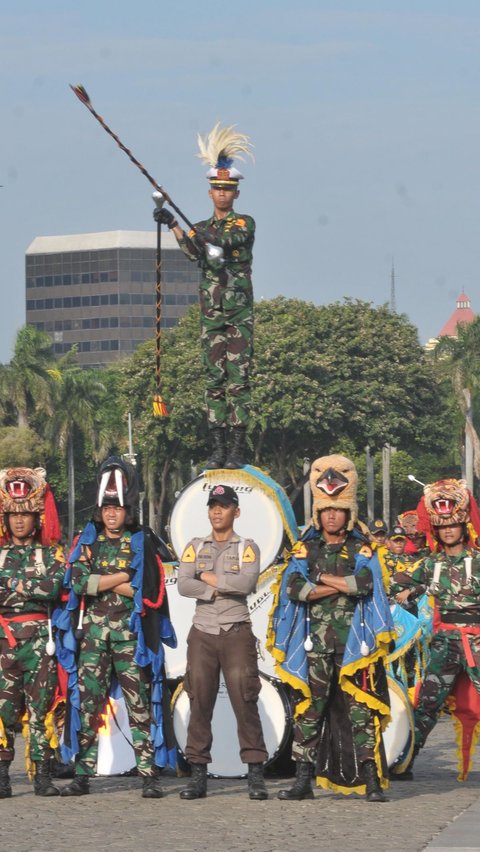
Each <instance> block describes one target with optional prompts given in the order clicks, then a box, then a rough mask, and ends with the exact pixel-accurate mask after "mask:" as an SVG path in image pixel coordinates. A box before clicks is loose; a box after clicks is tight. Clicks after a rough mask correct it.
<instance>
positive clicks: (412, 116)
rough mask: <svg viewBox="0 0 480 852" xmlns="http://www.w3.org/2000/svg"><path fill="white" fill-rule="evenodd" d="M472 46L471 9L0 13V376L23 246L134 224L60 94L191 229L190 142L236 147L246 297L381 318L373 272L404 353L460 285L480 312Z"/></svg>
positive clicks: (478, 108)
mask: <svg viewBox="0 0 480 852" xmlns="http://www.w3.org/2000/svg"><path fill="white" fill-rule="evenodd" d="M479 41H480V4H479V3H478V0H451V2H447V0H420V2H419V0H415V2H412V1H411V0H401V2H396V0H391V2H389V0H377V2H373V0H372V2H369V0H363V2H359V0H351V2H347V0H296V2H295V3H292V2H290V0H289V1H288V2H287V0H260V2H259V0H243V2H242V3H240V4H239V3H235V4H227V3H225V2H224V0H222V2H218V0H209V2H208V3H203V4H202V3H198V2H193V0H184V2H180V3H167V2H161V0H160V1H159V0H138V2H137V3H136V4H130V3H128V4H127V3H125V2H124V0H115V2H112V0H101V2H98V0H96V2H93V1H92V0H82V3H81V4H79V3H76V2H75V3H73V2H70V0H44V2H42V3H38V0H22V2H21V3H19V2H18V0H2V3H1V4H0V93H1V107H2V111H1V115H2V124H1V133H0V184H2V187H1V188H0V234H1V251H0V270H1V274H0V297H1V300H2V309H1V310H0V362H2V363H5V362H8V361H9V360H10V358H11V355H12V345H13V342H14V339H15V335H16V332H17V331H18V329H19V328H20V327H21V326H22V325H23V324H24V322H25V251H26V250H27V248H28V246H29V245H30V243H31V242H32V240H33V239H34V238H35V237H36V236H50V235H59V234H74V233H84V232H94V231H110V230H116V229H120V230H150V229H152V230H153V228H154V223H153V218H152V211H153V202H152V198H151V192H152V187H151V186H150V184H149V183H148V181H147V180H146V179H145V177H144V176H143V175H142V174H141V173H140V172H139V171H138V170H137V169H136V168H135V167H134V166H133V165H132V163H131V162H130V161H129V160H128V158H127V157H126V155H125V154H124V153H123V152H122V151H121V150H120V149H119V148H118V147H117V146H116V145H115V143H114V142H113V140H112V139H111V138H110V137H109V136H108V135H107V134H106V133H105V131H104V130H103V129H102V128H101V127H100V125H99V124H98V123H97V122H96V121H95V120H94V118H93V117H92V116H91V114H90V113H89V112H88V110H87V109H86V108H85V107H84V106H83V105H82V104H81V103H80V101H79V100H78V99H77V98H76V97H75V96H74V94H73V93H72V91H71V89H70V88H69V84H78V83H81V84H83V86H84V87H85V88H86V90H87V92H88V94H89V96H90V99H91V102H92V105H93V107H94V108H95V109H96V111H97V112H98V113H100V115H102V116H103V117H104V119H105V121H106V122H107V124H108V125H110V127H111V128H112V129H113V130H114V131H115V132H116V133H117V134H118V135H119V136H120V138H121V139H122V141H123V142H124V143H125V144H126V146H127V147H129V148H130V149H131V150H132V151H133V153H134V154H135V156H136V157H137V159H139V160H140V161H141V162H142V163H143V164H144V165H145V167H146V168H147V170H148V171H149V172H150V173H151V174H152V175H153V176H154V177H155V179H156V180H157V181H158V183H160V184H162V185H163V186H164V187H165V189H166V190H167V191H168V193H169V194H170V196H171V197H172V198H173V200H174V201H175V203H176V204H177V205H178V206H179V207H180V208H181V209H182V210H183V211H184V212H185V213H186V215H187V217H188V218H189V219H191V220H192V221H198V220H199V219H202V218H205V217H206V216H207V215H209V213H210V201H209V199H208V196H207V190H208V184H207V181H206V179H205V168H204V166H203V165H202V163H201V162H200V160H199V159H197V158H196V156H195V154H196V152H197V147H196V137H197V133H199V132H200V133H201V134H202V135H203V134H205V133H207V132H208V131H209V130H210V129H211V127H212V126H213V124H214V123H215V122H216V121H217V120H219V121H220V122H221V123H222V124H237V126H238V129H239V130H240V131H241V132H244V133H247V134H248V135H249V136H250V138H251V140H252V142H253V144H254V145H255V163H251V162H250V161H247V162H246V163H245V164H241V169H242V171H243V173H244V175H245V180H244V181H242V183H241V195H240V198H239V199H238V201H237V202H236V210H237V211H238V212H240V213H242V212H243V213H249V214H250V215H252V216H254V218H255V220H256V223H257V235H256V242H255V253H254V273H253V281H254V289H255V295H256V298H257V299H261V298H265V299H269V298H273V297H275V296H278V295H282V296H285V297H287V298H293V297H295V298H301V299H305V300H306V301H311V302H314V303H315V304H328V303H331V302H334V301H338V300H342V299H343V298H344V297H350V298H353V299H361V300H364V301H367V302H371V303H373V304H374V305H381V304H385V303H387V302H389V299H390V286H391V271H392V263H393V264H394V268H395V282H396V283H395V286H396V308H397V310H398V312H400V313H405V314H407V316H408V317H409V319H410V320H411V321H412V322H413V323H414V324H415V325H416V326H417V327H418V330H419V337H420V341H421V342H422V343H424V342H426V340H428V339H429V338H430V337H432V336H435V335H436V334H437V333H438V331H439V330H440V328H441V327H442V326H443V325H444V323H445V322H446V320H447V319H448V317H449V316H450V314H451V313H452V312H453V310H454V307H455V300H456V297H457V296H458V295H459V293H460V292H461V291H462V290H464V291H466V293H467V294H468V295H469V296H470V297H471V300H472V308H473V310H474V311H475V312H480V293H479V286H478V276H479V255H480V240H479V239H478V231H479V228H480V194H479V192H478V187H479V171H480V157H479V151H480V100H479V97H478V84H479V81H480V50H479ZM237 165H240V164H237ZM299 333H301V329H299Z"/></svg>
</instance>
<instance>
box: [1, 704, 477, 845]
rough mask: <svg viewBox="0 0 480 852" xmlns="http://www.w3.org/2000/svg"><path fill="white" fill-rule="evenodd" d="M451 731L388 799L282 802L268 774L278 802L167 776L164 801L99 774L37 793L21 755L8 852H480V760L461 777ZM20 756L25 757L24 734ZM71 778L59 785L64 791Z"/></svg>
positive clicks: (7, 825)
mask: <svg viewBox="0 0 480 852" xmlns="http://www.w3.org/2000/svg"><path fill="white" fill-rule="evenodd" d="M453 743H454V740H453V727H452V724H451V721H450V720H449V719H448V718H446V719H444V720H443V721H441V722H440V723H439V724H438V725H437V727H436V729H435V730H434V732H433V734H432V735H431V737H430V740H429V743H428V746H427V748H426V749H424V750H423V752H421V754H420V755H419V757H418V758H417V762H416V767H415V780H414V781H411V782H396V783H395V784H394V785H392V787H391V789H390V792H389V795H390V797H391V798H390V801H389V802H388V803H385V804H368V803H367V802H365V800H364V799H362V798H358V797H355V796H350V797H343V796H335V795H332V794H329V793H325V792H321V791H318V792H317V793H316V798H315V801H313V802H311V801H310V802H287V803H281V802H280V801H278V800H277V799H276V798H275V794H276V791H277V790H278V789H280V788H281V787H284V786H285V785H286V784H287V785H288V784H289V783H290V781H288V780H285V779H283V780H282V779H279V778H269V779H268V787H269V790H270V791H271V799H270V800H269V801H267V802H250V801H249V800H248V798H247V796H246V782H245V780H244V779H239V780H237V779H226V780H211V781H209V795H208V797H207V799H204V800H202V801H198V802H184V801H181V800H180V799H179V797H178V791H179V790H180V789H181V788H182V786H184V784H185V781H184V780H182V779H179V778H176V777H175V776H174V774H173V773H172V774H167V775H165V784H164V786H165V798H163V799H160V800H153V801H148V800H144V799H142V798H141V796H140V787H141V781H140V780H139V779H138V778H99V779H95V780H94V781H93V783H92V794H91V795H90V796H88V797H85V798H79V799H65V798H52V799H41V798H38V797H36V796H34V795H33V793H32V790H31V787H30V785H29V784H28V782H27V781H26V778H25V775H24V773H23V762H22V756H21V754H19V755H18V756H17V758H16V760H15V763H14V765H13V767H12V773H11V774H12V781H13V786H14V795H13V798H12V799H6V800H2V801H1V802H0V814H1V834H0V837H1V841H0V849H1V850H2V852H4V850H5V852H6V850H8V852H27V850H28V852H66V850H67V852H83V850H86V849H95V848H96V849H98V850H103V849H108V850H112V852H114V850H122V852H141V850H142V852H143V850H146V852H149V850H152V852H153V850H155V852H157V851H158V852H167V850H168V852H200V850H209V852H227V850H232V852H251V850H252V852H277V850H278V852H280V850H282V852H285V850H287V852H290V850H292V852H293V850H295V852H297V850H299V852H304V850H307V852H310V850H312V852H313V850H315V851H316V850H320V849H326V850H328V852H349V850H352V852H353V850H354V852H417V850H425V849H428V850H429V852H445V850H447V849H449V850H450V852H454V850H467V849H468V850H470V852H471V850H477V852H480V784H479V782H480V764H479V759H478V758H477V760H476V763H475V764H474V770H473V771H472V772H471V774H470V776H469V778H468V780H467V781H466V782H465V783H463V784H460V783H458V782H457V780H456V761H455V750H454V744H453ZM18 750H19V752H21V751H22V748H21V740H20V738H18ZM66 783H68V782H66V781H59V782H58V784H59V786H63V785H64V784H66Z"/></svg>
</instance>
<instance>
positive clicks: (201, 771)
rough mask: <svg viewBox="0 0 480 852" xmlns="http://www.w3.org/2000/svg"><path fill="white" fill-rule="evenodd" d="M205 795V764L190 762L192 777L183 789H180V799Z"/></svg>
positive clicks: (200, 797) (202, 797)
mask: <svg viewBox="0 0 480 852" xmlns="http://www.w3.org/2000/svg"><path fill="white" fill-rule="evenodd" d="M206 795H207V764H206V763H192V777H191V778H190V781H189V782H188V785H187V787H185V789H184V790H180V798H181V799H204V798H205V796H206Z"/></svg>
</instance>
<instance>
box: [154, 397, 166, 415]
mask: <svg viewBox="0 0 480 852" xmlns="http://www.w3.org/2000/svg"><path fill="white" fill-rule="evenodd" d="M153 416H154V417H168V409H167V406H166V405H165V403H164V401H163V399H162V397H161V396H160V394H159V393H156V394H154V397H153Z"/></svg>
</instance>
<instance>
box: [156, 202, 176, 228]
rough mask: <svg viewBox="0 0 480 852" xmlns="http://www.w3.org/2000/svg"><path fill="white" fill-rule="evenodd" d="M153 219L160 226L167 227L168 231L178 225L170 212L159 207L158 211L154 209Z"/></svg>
mask: <svg viewBox="0 0 480 852" xmlns="http://www.w3.org/2000/svg"><path fill="white" fill-rule="evenodd" d="M153 218H154V219H155V222H160V224H161V225H167V226H168V227H169V228H170V230H172V228H175V227H176V226H177V225H178V222H177V220H176V219H175V216H174V215H173V213H172V211H171V210H168V209H167V208H166V207H161V208H160V210H158V209H155V210H154V211H153Z"/></svg>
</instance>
